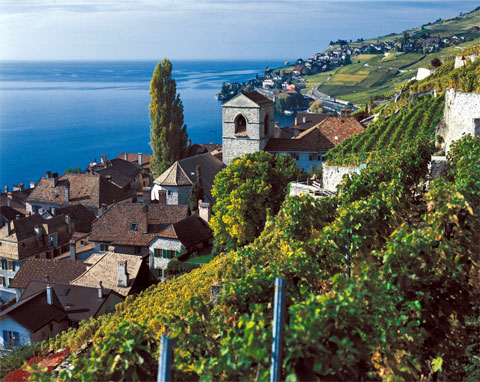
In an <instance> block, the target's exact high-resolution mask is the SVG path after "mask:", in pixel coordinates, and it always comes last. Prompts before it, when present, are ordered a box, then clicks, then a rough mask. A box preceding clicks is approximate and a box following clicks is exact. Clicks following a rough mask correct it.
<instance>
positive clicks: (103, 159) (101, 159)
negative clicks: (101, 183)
mask: <svg viewBox="0 0 480 382" xmlns="http://www.w3.org/2000/svg"><path fill="white" fill-rule="evenodd" d="M106 159H107V156H106V155H104V154H102V155H100V163H105V161H106Z"/></svg>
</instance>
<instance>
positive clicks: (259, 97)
mask: <svg viewBox="0 0 480 382" xmlns="http://www.w3.org/2000/svg"><path fill="white" fill-rule="evenodd" d="M241 94H243V95H244V96H245V97H247V98H248V99H249V100H250V101H253V102H255V103H256V104H257V105H259V106H262V105H268V104H271V103H273V101H272V100H271V99H270V98H268V97H265V96H264V95H263V94H261V93H259V92H257V91H253V92H241Z"/></svg>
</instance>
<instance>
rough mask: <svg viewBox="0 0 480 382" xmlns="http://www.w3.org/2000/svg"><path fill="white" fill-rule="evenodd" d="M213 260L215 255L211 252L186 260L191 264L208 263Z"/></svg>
mask: <svg viewBox="0 0 480 382" xmlns="http://www.w3.org/2000/svg"><path fill="white" fill-rule="evenodd" d="M212 260H213V255H212V254H211V253H209V254H207V255H203V256H198V257H191V258H190V259H188V260H187V261H185V262H186V263H189V264H207V263H209V262H210V261H212Z"/></svg>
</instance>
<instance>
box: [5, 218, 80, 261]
mask: <svg viewBox="0 0 480 382" xmlns="http://www.w3.org/2000/svg"><path fill="white" fill-rule="evenodd" d="M35 226H39V227H40V228H41V230H42V235H41V239H40V240H36V239H35V240H32V239H31V238H34V237H35V230H34V228H35ZM10 228H11V231H10V235H9V236H8V237H7V236H6V227H2V228H1V229H0V241H1V242H2V245H1V246H0V256H2V257H6V258H11V259H18V260H23V259H25V258H27V257H29V256H33V255H35V254H37V253H40V252H43V251H45V250H51V249H54V248H58V247H61V246H62V245H63V244H65V243H67V242H68V241H69V240H70V238H71V236H72V235H71V234H70V233H68V225H67V223H66V222H65V215H57V216H54V217H53V218H51V219H43V218H42V217H41V216H40V215H32V216H27V217H25V218H20V219H15V220H13V221H12V222H10ZM53 233H57V247H54V246H53V245H51V244H50V243H48V240H47V239H48V236H47V235H49V234H53ZM27 239H30V240H27Z"/></svg>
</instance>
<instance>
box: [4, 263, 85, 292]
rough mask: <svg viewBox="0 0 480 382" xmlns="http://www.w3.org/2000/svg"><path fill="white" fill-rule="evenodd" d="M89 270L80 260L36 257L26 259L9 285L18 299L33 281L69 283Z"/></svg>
mask: <svg viewBox="0 0 480 382" xmlns="http://www.w3.org/2000/svg"><path fill="white" fill-rule="evenodd" d="M86 270H87V265H86V264H85V263H84V262H83V261H80V260H73V261H70V260H61V261H59V260H56V259H36V258H29V259H27V260H25V262H24V264H23V265H22V267H21V268H20V269H19V271H18V272H17V273H16V275H15V277H14V278H13V281H12V282H11V283H10V285H9V289H11V290H12V291H13V292H15V294H16V298H17V301H19V300H20V297H21V296H22V294H23V292H24V291H25V289H26V288H27V286H28V284H29V283H30V282H31V281H46V280H48V281H50V282H53V283H60V284H68V283H70V281H72V280H73V279H75V278H77V277H78V276H80V275H81V274H82V273H83V272H85V271H86Z"/></svg>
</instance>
